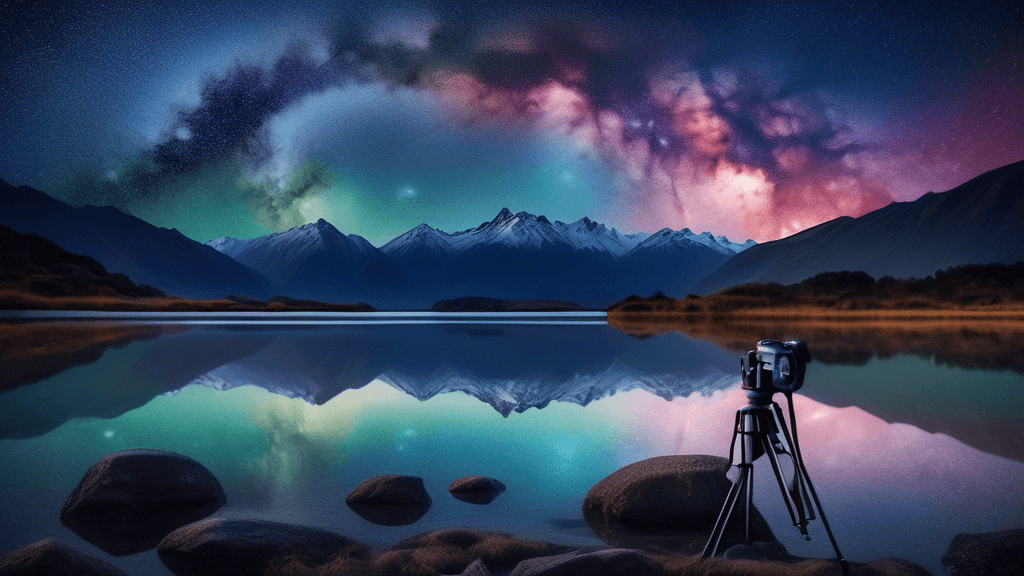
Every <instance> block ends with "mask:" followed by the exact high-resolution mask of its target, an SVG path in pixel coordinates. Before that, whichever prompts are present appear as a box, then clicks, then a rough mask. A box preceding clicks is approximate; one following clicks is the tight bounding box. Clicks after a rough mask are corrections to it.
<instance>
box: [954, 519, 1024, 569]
mask: <svg viewBox="0 0 1024 576" xmlns="http://www.w3.org/2000/svg"><path fill="white" fill-rule="evenodd" d="M942 565H943V566H946V567H947V569H948V570H949V574H950V576H981V575H983V574H984V575H989V574H992V575H995V574H1000V575H1001V574H1007V575H1009V574H1024V529H1017V530H1004V531H1002V532H987V533H981V534H957V535H956V536H955V537H954V538H953V541H952V542H950V543H949V548H947V549H946V554H945V555H944V556H943V557H942Z"/></svg>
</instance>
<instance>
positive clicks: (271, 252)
mask: <svg viewBox="0 0 1024 576" xmlns="http://www.w3.org/2000/svg"><path fill="white" fill-rule="evenodd" d="M753 244H754V242H753V241H752V240H748V241H747V242H746V243H744V244H736V243H733V242H730V241H729V240H728V239H727V238H724V237H720V236H715V235H713V234H711V233H709V232H705V233H703V234H694V233H693V232H691V231H690V230H689V229H684V230H679V231H675V230H670V229H667V228H666V229H664V230H661V231H659V232H656V233H655V234H646V233H638V234H623V233H620V232H619V231H618V230H616V229H614V228H608V227H606V226H605V225H604V224H600V223H597V222H594V221H592V220H590V219H589V218H582V219H580V220H578V221H576V222H573V223H571V224H566V223H564V222H560V221H554V222H552V221H550V220H548V219H547V218H546V217H544V216H535V215H533V214H529V213H527V212H519V213H515V214H513V213H512V212H511V211H509V210H508V209H507V208H506V209H502V210H501V211H500V212H499V213H498V215H497V216H495V217H494V219H492V220H491V221H489V222H484V223H482V224H480V225H479V226H477V227H476V228H472V229H469V230H464V231H461V232H455V233H448V232H444V231H441V230H437V229H435V228H432V227H430V226H428V225H426V224H420V225H419V226H417V227H415V228H413V229H412V230H409V231H408V232H406V233H404V234H401V235H399V236H398V237H396V238H395V239H393V240H391V241H390V242H388V243H386V244H384V245H383V246H381V247H380V249H377V248H375V247H374V246H373V245H372V244H370V243H369V242H368V241H366V239H364V238H362V237H361V236H357V235H354V234H349V235H345V234H343V233H341V232H340V231H338V229H336V228H335V227H334V226H332V225H331V224H330V223H329V222H327V221H326V220H323V219H321V220H319V221H317V222H315V223H311V224H306V225H304V226H299V227H296V228H292V229H290V230H286V231H284V232H278V233H275V234H269V235H266V236H261V237H258V238H251V239H247V240H239V239H235V238H218V239H216V240H212V241H210V242H208V245H209V246H211V247H213V248H216V249H217V250H220V251H221V252H223V253H224V254H226V255H228V256H231V257H232V258H234V259H235V260H237V261H238V262H241V263H242V264H245V265H246V266H249V267H251V268H253V269H255V270H257V271H259V272H260V273H262V274H264V275H266V276H267V277H269V278H270V279H271V280H273V281H274V282H277V283H278V284H279V285H280V286H281V288H282V290H284V291H285V292H286V293H287V294H289V295H290V296H295V297H303V298H314V299H319V300H331V301H337V300H353V299H354V300H364V301H372V302H373V303H374V305H376V306H384V307H390V308H403V307H406V308H427V307H429V306H430V305H431V304H432V303H433V302H435V301H437V300H440V299H446V298H456V297H460V296H466V295H486V296H489V297H494V298H506V299H518V300H526V299H553V300H566V301H572V302H578V303H580V304H583V305H584V306H591V307H603V306H607V305H608V304H611V303H612V302H614V301H615V300H616V299H619V298H621V297H622V295H623V293H627V294H628V293H637V292H639V293H652V292H655V291H658V290H662V291H681V290H686V289H688V288H689V287H690V286H691V285H692V284H693V283H694V282H696V281H697V280H698V279H700V278H701V277H703V276H705V275H706V274H708V273H710V272H711V271H712V270H714V269H715V268H716V267H717V266H718V265H719V264H721V263H722V262H724V261H725V260H726V259H727V258H728V257H730V256H732V255H734V254H736V253H737V252H739V251H742V250H744V249H746V248H748V247H750V246H752V245H753Z"/></svg>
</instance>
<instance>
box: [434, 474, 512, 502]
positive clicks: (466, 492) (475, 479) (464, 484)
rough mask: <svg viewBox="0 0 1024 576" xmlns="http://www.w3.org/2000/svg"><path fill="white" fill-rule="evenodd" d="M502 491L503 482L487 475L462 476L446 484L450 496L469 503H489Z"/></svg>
mask: <svg viewBox="0 0 1024 576" xmlns="http://www.w3.org/2000/svg"><path fill="white" fill-rule="evenodd" d="M504 491H505V485H504V484H502V483H501V482H499V481H497V480H495V479H494V478H489V477H487V476H463V477H462V478H459V479H457V480H455V481H454V482H452V483H451V484H450V485H449V486H448V492H450V493H451V495H452V496H454V497H456V498H458V499H459V500H462V501H463V502H469V503H470V504H490V503H491V502H493V501H494V499H495V498H497V497H498V495H499V494H501V493H502V492H504Z"/></svg>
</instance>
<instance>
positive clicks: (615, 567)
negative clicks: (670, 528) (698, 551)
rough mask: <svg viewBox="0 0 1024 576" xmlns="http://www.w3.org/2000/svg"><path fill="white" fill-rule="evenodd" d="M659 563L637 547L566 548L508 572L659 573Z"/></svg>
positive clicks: (521, 575) (543, 575)
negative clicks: (570, 550)
mask: <svg viewBox="0 0 1024 576" xmlns="http://www.w3.org/2000/svg"><path fill="white" fill-rule="evenodd" d="M663 573H664V571H663V570H662V567H661V564H659V563H658V562H656V561H654V559H652V558H651V557H650V556H648V555H646V554H644V553H643V552H640V551H639V550H623V549H618V548H612V549H609V550H598V551H596V552H586V553H581V552H580V551H574V552H568V553H566V554H560V555H558V556H545V557H542V558H532V559H529V560H523V561H522V562H520V563H519V564H518V565H517V566H516V569H515V570H513V571H512V575H511V576H578V575H580V574H586V575H587V576H621V575H622V574H629V575H630V576H660V575H661V574H663Z"/></svg>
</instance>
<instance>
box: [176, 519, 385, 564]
mask: <svg viewBox="0 0 1024 576" xmlns="http://www.w3.org/2000/svg"><path fill="white" fill-rule="evenodd" d="M156 552H157V555H159V556H160V561H161V562H163V563H164V565H165V566H167V568H168V569H170V571H171V572H174V573H175V574H177V575H178V576H186V575H187V576H206V575H211V576H213V575H216V574H227V575H233V574H238V575H242V574H245V575H251V574H264V573H268V572H272V571H273V570H274V569H275V568H281V567H282V566H284V565H298V566H303V567H306V568H309V567H316V566H321V565H323V564H326V563H327V562H330V561H333V560H337V559H339V558H351V559H358V560H361V559H364V558H366V557H368V556H369V553H370V550H369V548H367V547H366V546H364V545H363V544H360V543H359V542H356V541H355V540H352V539H351V538H348V537H347V536H342V535H341V534H338V533H335V532H331V531H329V530H324V529H322V528H312V527H307V526H296V525H293V524H284V523H281V522H270V521H267V520H242V519H230V520H229V519H226V518H210V519H208V520H203V521H201V522H196V523H195V524H189V525H188V526H185V527H183V528H179V529H177V530H175V531H174V532H171V533H170V534H168V535H167V537H166V538H164V539H163V540H162V541H161V542H160V545H159V546H157V549H156Z"/></svg>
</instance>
